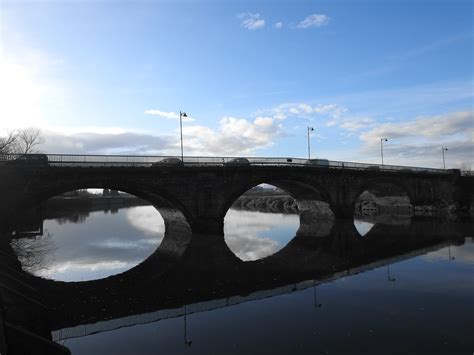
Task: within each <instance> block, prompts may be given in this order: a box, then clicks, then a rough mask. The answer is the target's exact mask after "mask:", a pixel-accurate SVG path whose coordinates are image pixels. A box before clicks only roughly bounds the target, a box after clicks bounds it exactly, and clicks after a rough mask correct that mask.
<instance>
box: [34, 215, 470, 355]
mask: <svg viewBox="0 0 474 355" xmlns="http://www.w3.org/2000/svg"><path fill="white" fill-rule="evenodd" d="M225 222H226V224H225V245H224V244H223V246H222V247H221V249H219V250H221V251H219V253H220V254H219V255H220V256H218V257H213V256H210V257H206V256H203V255H204V254H203V253H204V252H205V251H204V249H199V248H200V246H199V245H198V246H192V247H191V246H190V249H189V251H188V252H187V253H188V254H189V255H188V254H185V255H184V256H183V259H182V260H183V262H184V263H185V261H184V260H186V258H187V257H189V256H190V255H198V256H199V258H200V260H208V259H209V260H210V259H212V260H210V261H209V262H208V264H209V265H211V266H209V270H207V269H206V270H200V269H199V267H200V266H199V265H197V264H196V265H195V266H196V267H198V269H195V267H194V266H193V265H192V264H191V266H189V265H188V266H185V267H183V269H182V270H184V271H185V272H184V273H183V272H181V269H180V268H179V267H177V269H178V271H173V270H174V269H171V270H172V271H171V274H170V275H174V276H170V278H169V279H168V278H167V279H166V280H168V281H163V282H164V283H163V285H164V287H165V288H163V289H162V291H159V289H158V291H157V292H158V293H157V295H159V294H160V292H161V293H162V294H167V293H168V292H170V294H172V290H173V289H178V290H179V288H180V287H182V288H183V289H184V290H186V289H187V290H188V291H189V292H190V296H189V299H187V300H186V301H183V302H182V303H183V304H181V303H179V302H178V303H179V304H176V305H170V306H160V305H159V304H158V305H154V306H150V312H145V311H137V310H131V309H130V310H128V308H139V307H140V306H143V304H142V305H135V306H133V307H132V306H130V305H129V304H127V302H123V301H122V306H123V309H122V308H121V310H120V312H119V313H120V314H117V315H116V316H106V317H103V319H102V320H101V321H99V324H101V326H103V327H105V328H107V329H108V331H102V332H99V333H97V334H88V331H87V329H88V327H90V328H91V329H92V327H93V326H97V324H98V323H97V322H96V321H91V322H87V321H83V322H82V323H77V322H76V323H75V322H74V321H72V320H71V321H70V323H71V324H68V326H67V327H65V328H68V329H70V330H69V331H64V330H63V331H61V330H60V329H61V328H59V329H53V330H52V331H53V338H55V339H56V340H57V341H58V342H59V343H60V344H63V345H65V346H66V347H68V348H69V349H70V350H71V351H72V354H77V355H82V354H156V353H163V354H183V353H190V354H289V353H294V354H401V353H406V354H471V353H472V351H473V350H474V340H473V339H474V338H473V337H472V334H473V330H474V327H473V324H474V308H473V302H472V300H473V296H474V243H473V240H472V236H473V233H472V224H468V225H466V226H464V225H460V224H455V223H451V224H449V225H448V226H446V235H450V234H451V233H454V232H452V230H453V228H455V229H456V231H457V232H456V233H455V234H456V238H455V239H456V240H455V242H453V241H452V240H451V239H449V240H448V239H443V238H441V239H440V238H438V237H436V238H435V239H433V241H430V240H429V238H430V233H431V232H430V231H429V230H428V231H427V232H426V235H425V234H424V233H423V230H426V228H427V227H425V226H429V225H430V223H431V222H426V221H423V222H422V223H421V222H420V223H421V224H419V226H418V224H417V223H418V222H417V221H408V222H404V223H397V224H394V225H382V224H380V223H377V222H376V221H374V220H356V221H354V223H353V224H352V226H353V229H354V231H355V232H354V233H353V232H348V233H349V234H348V235H349V237H341V232H340V231H339V232H338V234H336V235H332V236H330V237H325V238H313V239H311V240H310V239H308V238H306V239H305V238H294V239H293V237H294V236H295V233H296V231H297V230H298V227H299V217H298V216H297V215H283V214H271V213H262V212H248V211H237V210H231V211H229V213H228V215H227V216H226V221H225ZM337 223H339V222H337ZM433 223H434V222H433ZM436 223H437V222H436ZM338 226H340V224H338V225H337V226H336V227H338ZM341 228H342V227H341ZM430 228H433V231H439V230H440V227H436V226H435V227H430ZM44 229H45V230H46V231H47V233H45V234H46V237H43V238H46V244H47V245H49V247H48V248H46V250H48V252H47V253H46V254H47V255H46V256H45V257H44V258H43V259H44V260H43V261H42V264H41V267H40V268H38V267H37V268H36V270H32V271H33V272H34V273H36V274H37V275H39V276H43V277H47V278H50V279H55V280H65V281H71V280H92V279H100V278H103V277H106V276H109V275H114V274H118V273H121V272H124V271H126V270H128V269H130V268H133V267H134V266H135V265H137V264H140V263H141V262H142V261H143V260H145V259H147V258H148V257H149V256H150V255H152V254H153V253H154V252H155V250H156V249H157V248H158V247H159V246H160V243H161V242H162V241H163V238H164V235H165V229H164V222H163V220H162V219H161V217H160V215H159V213H158V212H157V211H156V210H155V209H154V208H153V207H149V206H141V207H132V208H125V209H121V210H119V211H118V212H116V213H114V214H110V213H104V212H91V213H89V215H88V217H87V218H85V219H83V220H82V221H81V223H73V222H68V221H66V220H64V219H62V220H47V221H45V222H44ZM346 229H347V230H350V229H351V228H350V224H348V225H347V226H346V227H344V228H342V229H341V230H346ZM414 230H415V231H416V232H413V231H414ZM417 233H418V234H417ZM420 233H421V234H420ZM433 233H434V232H433ZM342 234H344V233H342ZM441 234H442V233H441ZM165 238H166V237H165ZM341 238H343V239H344V238H345V239H344V240H342V241H341ZM396 238H399V239H398V240H397V239H396ZM417 238H420V240H422V239H423V240H424V239H426V240H429V241H428V242H426V243H424V244H423V243H422V244H423V245H421V244H420V243H419V242H418V241H417V240H416V239H417ZM38 240H41V238H39V239H38ZM34 242H38V243H39V241H32V243H34ZM43 242H44V241H43ZM288 243H290V245H291V247H289V248H285V246H287V245H288ZM364 243H365V244H364ZM386 243H389V244H386ZM407 243H408V244H407ZM191 244H192V243H191ZM375 244H380V246H381V253H380V256H377V255H376V254H374V255H372V254H371V253H373V251H372V249H373V248H372V246H373V245H375ZM405 244H406V245H409V246H408V247H406V248H405V247H403V245H405ZM418 244H420V245H418ZM351 245H353V246H351ZM386 245H390V246H391V247H390V248H392V249H393V248H395V247H396V246H397V245H402V246H401V247H400V248H401V249H400V252H398V251H397V252H395V251H394V252H392V254H393V255H392V256H390V255H391V254H390V253H391V251H390V250H387V248H386V247H385V246H386ZM226 248H228V250H230V252H231V253H232V254H229V255H227V254H226V253H227V252H226V251H225V250H226ZM390 248H388V249H390ZM403 248H405V249H403ZM402 249H403V250H402ZM206 250H209V248H207V249H206ZM356 250H357V252H356ZM375 250H377V249H376V248H375ZM353 251H354V252H353ZM223 255H227V256H225V257H224V256H223ZM232 255H235V256H236V258H235V260H234V259H232ZM158 258H159V256H158ZM336 258H337V259H336ZM364 258H367V261H364V260H365V259H364ZM193 260H194V259H193ZM331 260H338V261H337V263H336V264H335V266H334V272H332V271H330V270H331V267H328V268H325V267H326V266H327V265H329V266H331V262H332V261H331ZM242 261H245V263H243V264H242V265H243V266H239V267H240V268H241V270H243V271H242V275H247V276H242V277H241V278H239V277H238V276H237V277H234V276H232V271H229V272H230V273H229V276H228V282H227V283H226V281H225V279H226V277H225V275H226V272H223V274H224V276H222V275H220V274H219V270H220V269H221V268H222V269H225V270H227V269H226V268H228V270H234V269H233V268H234V266H232V265H241V264H239V262H240V263H242ZM317 263H321V270H324V272H323V271H321V272H319V274H320V275H321V276H320V277H306V276H305V275H312V274H318V271H317V268H318V267H319V266H318V267H316V269H315V265H316V264H317ZM185 264H186V263H185ZM204 264H206V265H207V261H206V262H204ZM229 265H230V266H229ZM269 265H270V266H269ZM272 265H273V266H272ZM275 265H285V266H284V267H286V268H287V270H293V269H292V267H293V265H295V269H294V270H295V272H294V274H295V275H296V274H298V276H293V273H292V272H286V273H285V275H284V276H281V279H279V277H280V275H279V274H275V273H271V270H270V269H269V270H270V274H269V275H273V276H268V277H267V276H265V278H264V279H263V280H261V281H256V282H255V284H256V285H255V287H254V290H252V287H253V286H252V287H249V286H248V284H250V285H252V282H253V281H249V280H252V277H253V275H254V274H258V273H260V272H262V271H261V270H262V268H266V267H267V268H269V267H276V266H275ZM345 265H346V266H345ZM351 265H354V266H351ZM206 267H208V266H206ZM278 267H280V266H278ZM305 268H308V270H309V271H308V272H307V273H305V271H304V270H303V269H305ZM186 270H188V271H186ZM191 270H192V271H191ZM213 270H216V271H213ZM245 270H247V271H245ZM252 270H256V271H255V272H254V271H252ZM285 270H286V269H285ZM315 270H316V271H315ZM187 272H195V274H192V275H191V276H189V275H188V277H190V278H188V279H186V277H185V276H182V275H183V274H186V273H187ZM265 272H266V271H265ZM211 273H216V276H215V278H218V279H219V280H220V281H219V280H218V282H216V285H217V287H218V288H217V289H216V291H212V292H211V289H212V287H214V286H206V285H208V284H209V285H210V283H209V281H208V280H210V279H212V277H214V276H212V277H211V276H208V275H210V274H211ZM124 275H126V274H124ZM200 275H202V277H203V280H202V282H201V281H200V280H199V277H200ZM262 275H266V274H265V273H263V274H262ZM150 276H152V275H150ZM257 277H258V276H255V278H256V280H257ZM180 278H183V280H184V281H177V282H176V284H170V282H172V281H170V280H180ZM272 278H273V281H272ZM117 280H118V282H122V281H123V285H126V282H127V281H126V279H121V277H119V278H118V279H117ZM124 280H125V281H124ZM158 280H161V279H158ZM186 280H188V281H186ZM287 280H288V281H287ZM289 280H294V281H289ZM99 282H100V281H99ZM111 282H112V281H111ZM160 282H161V281H157V283H160ZM183 282H184V285H183ZM246 282H248V284H246ZM187 283H189V285H188V284H187ZM260 284H261V286H258V285H260ZM110 285H112V283H111V284H110ZM166 285H168V286H166ZM219 285H221V286H219ZM237 285H242V286H237ZM245 285H246V286H245ZM99 287H103V286H100V284H98V286H97V287H95V286H94V288H92V289H93V290H94V289H97V288H99ZM107 287H109V286H107ZM124 287H126V286H124ZM200 287H202V291H199V292H198V291H196V292H195V293H193V292H194V290H196V288H198V289H199V288H200ZM219 287H220V288H221V291H222V292H219ZM104 288H105V286H104ZM239 288H241V291H238V290H239ZM112 289H113V287H112ZM119 290H120V289H119ZM206 290H207V291H209V294H210V295H207V293H206ZM84 292H93V291H84ZM107 292H109V291H107ZM191 294H193V295H191ZM203 294H204V295H203ZM214 294H215V296H212V295H214ZM104 297H105V296H104ZM164 298H165V299H166V297H164ZM170 298H172V297H171V296H170ZM160 302H161V301H160ZM124 309H127V311H124ZM158 310H159V311H158ZM103 311H106V310H105V309H103ZM108 311H109V310H107V312H108ZM127 312H128V313H129V314H130V315H129V316H126V314H128V313H127ZM157 312H158V313H157ZM160 312H161V313H160ZM137 314H138V316H137ZM71 317H72V315H71ZM84 317H85V316H84ZM130 317H132V318H130ZM133 317H135V318H133ZM71 319H72V318H71ZM110 319H112V320H110ZM101 322H102V323H101ZM114 322H115V323H114ZM124 322H125V323H124ZM127 322H128V323H127ZM66 323H67V322H66ZM141 323H143V324H141ZM75 324H78V325H75ZM79 324H82V325H79ZM124 324H127V325H130V326H126V327H123V325H124ZM105 328H104V329H105ZM71 329H72V330H71ZM68 332H69V333H68ZM58 334H60V335H58ZM64 334H69V335H68V336H65V335H64ZM71 335H74V336H77V337H72V336H71Z"/></svg>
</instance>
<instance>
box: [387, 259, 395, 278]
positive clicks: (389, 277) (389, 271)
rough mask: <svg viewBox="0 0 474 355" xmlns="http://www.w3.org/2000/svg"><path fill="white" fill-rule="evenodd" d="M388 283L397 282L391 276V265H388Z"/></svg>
mask: <svg viewBox="0 0 474 355" xmlns="http://www.w3.org/2000/svg"><path fill="white" fill-rule="evenodd" d="M387 281H390V282H395V278H394V277H391V276H390V263H387Z"/></svg>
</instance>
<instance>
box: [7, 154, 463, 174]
mask: <svg viewBox="0 0 474 355" xmlns="http://www.w3.org/2000/svg"><path fill="white" fill-rule="evenodd" d="M38 158H40V159H38ZM0 165H12V166H31V167H32V166H48V165H49V166H56V167H160V166H180V167H181V166H184V167H186V166H197V167H206V166H214V167H215V166H221V167H237V166H241V167H244V166H287V167H289V166H293V167H316V168H327V169H348V170H375V171H388V172H400V173H431V174H450V173H452V172H453V170H452V169H436V168H426V167H413V166H402V165H387V164H383V165H382V164H372V163H357V162H343V161H333V160H327V159H302V158H291V157H274V158H266V157H202V156H185V157H184V158H183V160H181V157H178V156H145V155H140V156H139V155H77V154H3V155H0ZM463 175H470V172H463Z"/></svg>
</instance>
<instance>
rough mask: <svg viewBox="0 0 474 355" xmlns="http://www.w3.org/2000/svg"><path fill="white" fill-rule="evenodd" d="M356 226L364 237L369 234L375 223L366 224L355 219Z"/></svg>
mask: <svg viewBox="0 0 474 355" xmlns="http://www.w3.org/2000/svg"><path fill="white" fill-rule="evenodd" d="M354 226H355V228H356V229H357V231H358V232H359V234H360V236H361V237H363V236H365V235H366V234H367V233H369V231H370V230H371V229H372V227H373V226H374V223H370V222H366V221H364V220H362V219H357V218H354Z"/></svg>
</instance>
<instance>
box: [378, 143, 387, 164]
mask: <svg viewBox="0 0 474 355" xmlns="http://www.w3.org/2000/svg"><path fill="white" fill-rule="evenodd" d="M383 142H388V139H387V138H380V155H381V156H382V168H383Z"/></svg>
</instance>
